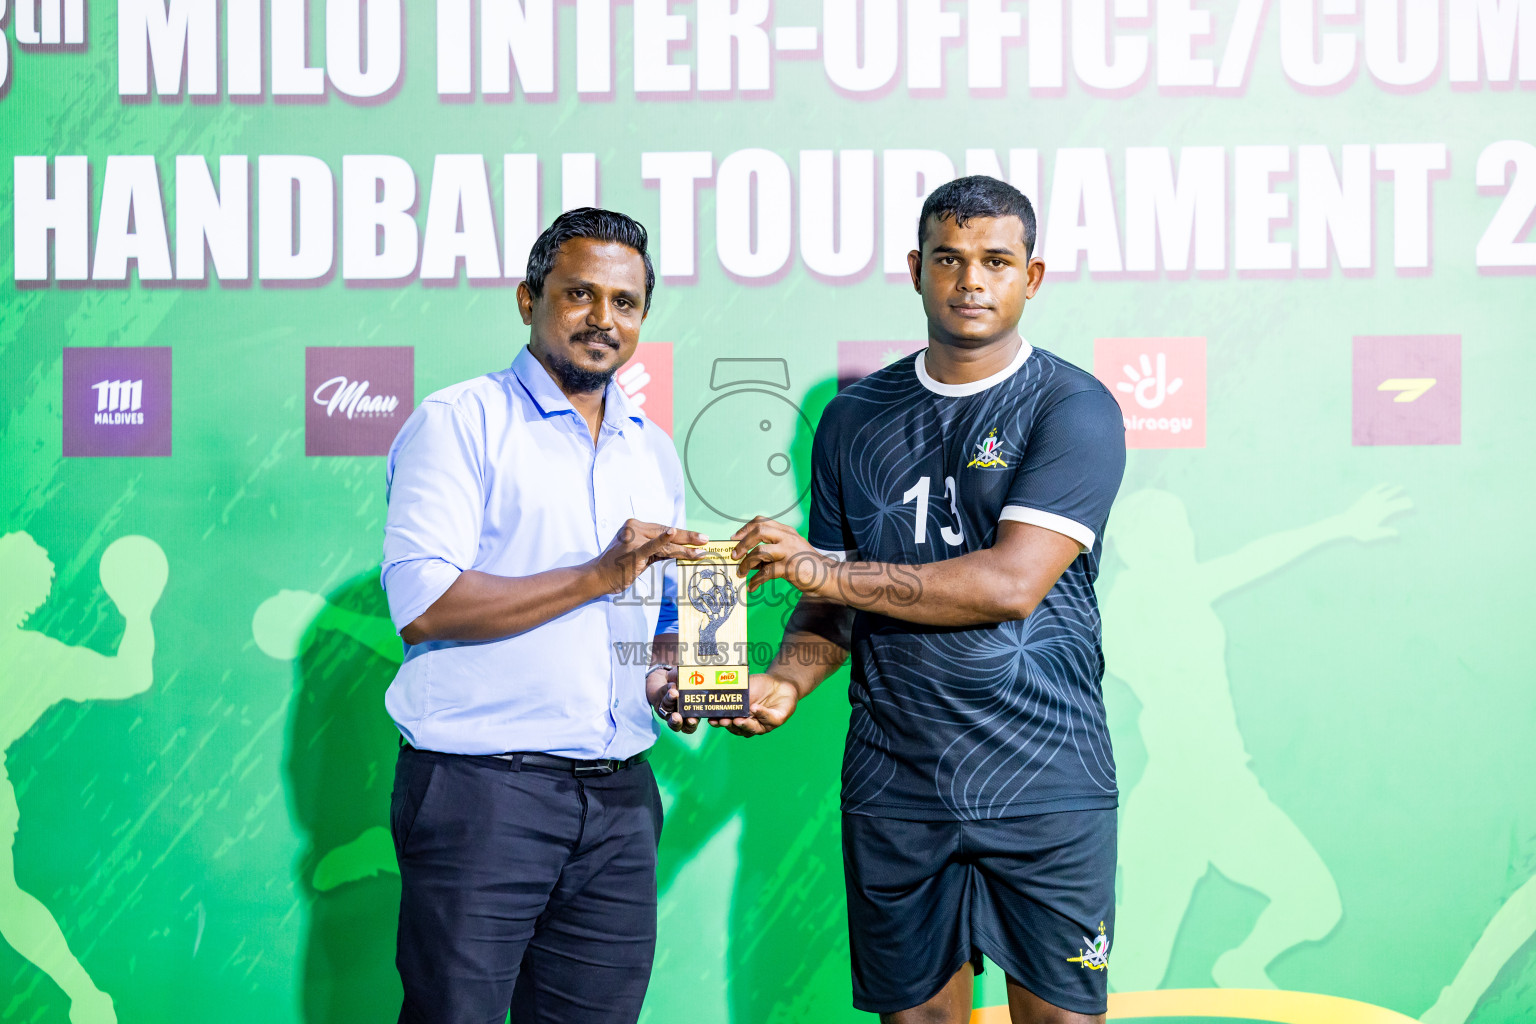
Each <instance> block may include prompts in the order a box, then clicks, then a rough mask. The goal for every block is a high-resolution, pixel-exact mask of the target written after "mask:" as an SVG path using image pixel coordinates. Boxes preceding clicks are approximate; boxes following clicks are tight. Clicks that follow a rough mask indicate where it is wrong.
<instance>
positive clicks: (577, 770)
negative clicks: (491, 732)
mask: <svg viewBox="0 0 1536 1024" xmlns="http://www.w3.org/2000/svg"><path fill="white" fill-rule="evenodd" d="M491 756H492V757H494V758H498V759H499V760H502V761H511V762H512V770H513V771H517V770H518V769H519V768H548V769H551V770H553V771H557V772H567V773H569V774H571V775H574V776H576V777H577V778H582V777H584V776H588V775H612V774H613V773H614V772H617V771H622V770H623V769H625V768H633V767H634V766H635V765H637V764H642V763H644V762H645V761H647V760H649V759H650V756H651V752H650V751H649V750H642V751H640V753H638V754H636V755H635V756H634V757H626V758H624V759H623V760H620V759H619V758H616V757H599V758H596V759H594V760H590V761H582V760H578V759H577V758H574V757H560V756H559V755H558V754H538V753H510V754H492V755H491Z"/></svg>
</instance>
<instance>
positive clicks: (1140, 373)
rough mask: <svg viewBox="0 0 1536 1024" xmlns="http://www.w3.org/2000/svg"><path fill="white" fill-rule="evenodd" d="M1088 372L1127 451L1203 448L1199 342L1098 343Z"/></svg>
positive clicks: (1120, 340)
mask: <svg viewBox="0 0 1536 1024" xmlns="http://www.w3.org/2000/svg"><path fill="white" fill-rule="evenodd" d="M1093 372H1094V375H1095V376H1096V377H1098V378H1099V380H1100V381H1102V382H1103V383H1104V385H1105V386H1106V387H1108V388H1110V389H1111V392H1112V393H1113V394H1114V396H1115V400H1116V401H1117V402H1119V403H1120V412H1121V415H1122V416H1123V417H1124V420H1125V445H1126V447H1127V448H1204V447H1205V339H1204V338H1100V339H1098V340H1097V341H1096V342H1094V346H1093Z"/></svg>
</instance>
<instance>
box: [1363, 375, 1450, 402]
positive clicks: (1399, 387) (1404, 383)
mask: <svg viewBox="0 0 1536 1024" xmlns="http://www.w3.org/2000/svg"><path fill="white" fill-rule="evenodd" d="M1435 379H1436V378H1434V377H1388V378H1387V379H1386V380H1384V381H1382V382H1381V383H1380V384H1377V385H1376V390H1377V391H1396V392H1398V393H1399V394H1398V396H1397V397H1396V398H1394V399H1392V401H1394V402H1411V401H1413V400H1414V399H1415V398H1418V397H1419V396H1420V395H1422V394H1424V392H1426V391H1428V390H1429V389H1430V388H1432V387H1434V386H1435Z"/></svg>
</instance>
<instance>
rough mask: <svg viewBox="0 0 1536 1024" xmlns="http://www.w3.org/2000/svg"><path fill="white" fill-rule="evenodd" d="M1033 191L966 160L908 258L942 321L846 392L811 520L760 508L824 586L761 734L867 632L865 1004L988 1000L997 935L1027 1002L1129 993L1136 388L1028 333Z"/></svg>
mask: <svg viewBox="0 0 1536 1024" xmlns="http://www.w3.org/2000/svg"><path fill="white" fill-rule="evenodd" d="M1034 240H1035V216H1034V211H1033V210H1032V209H1031V207H1030V204H1029V200H1028V199H1026V198H1025V197H1024V196H1023V195H1022V194H1021V193H1020V192H1018V191H1017V190H1016V189H1014V188H1012V187H1011V186H1009V185H1007V184H1005V183H1003V182H1001V181H997V180H995V179H993V178H988V177H982V176H971V177H966V178H960V179H958V180H956V181H953V182H950V183H949V184H947V185H944V186H942V187H941V188H939V189H938V190H937V191H936V192H934V193H933V195H932V196H930V197H929V199H928V201H927V202H926V203H925V204H924V206H923V212H922V216H921V219H920V222H919V230H918V246H919V248H918V250H916V251H914V252H912V253H911V254H910V255H909V256H908V257H907V260H908V263H909V265H910V267H911V271H912V283H913V285H914V286H915V288H916V289H917V291H918V292H919V293H920V294H921V295H922V299H923V309H924V312H925V313H926V314H927V317H928V338H929V347H928V348H927V349H926V350H925V351H923V352H919V353H917V354H916V355H915V356H909V357H907V358H905V359H902V360H900V361H898V362H896V363H894V364H892V365H890V366H888V367H886V368H885V369H883V370H880V371H878V372H876V373H874V374H871V375H870V376H868V377H866V378H864V379H863V380H861V381H859V382H858V383H856V384H854V385H852V386H851V387H849V388H847V389H846V390H844V391H843V392H842V393H841V394H839V395H838V396H837V397H836V398H835V399H833V401H832V403H831V404H830V405H829V406H828V407H827V410H826V412H825V414H824V415H823V416H822V420H821V424H820V426H819V427H818V428H817V431H816V441H815V446H814V453H813V456H812V499H813V502H812V509H811V520H810V531H809V533H810V536H809V539H808V540H807V539H805V538H802V537H800V536H799V535H798V534H797V533H796V532H795V531H794V530H791V529H790V528H788V527H786V526H784V525H783V524H781V523H777V522H774V521H772V520H768V519H763V518H758V519H755V520H753V521H752V522H751V523H749V524H747V525H746V526H745V527H743V528H742V529H741V530H740V531H739V532H738V533H737V534H736V539H737V540H739V541H740V544H739V545H738V546H737V549H736V551H737V554H738V555H739V556H740V555H744V556H745V557H744V558H743V562H742V574H743V575H746V574H748V573H751V574H752V577H751V580H750V582H749V586H751V587H753V588H756V587H758V586H761V585H762V584H763V583H764V582H766V581H767V580H770V579H780V578H783V579H788V580H790V581H791V582H792V583H793V584H794V585H795V586H796V587H797V588H798V589H799V590H800V591H801V598H800V601H799V604H798V606H797V607H796V610H795V613H794V616H793V617H792V619H791V620H790V622H789V625H788V627H787V629H786V632H785V638H784V644H783V646H782V647H781V648H780V650H779V652H778V655H777V657H776V658H775V660H774V662H773V664H772V665H770V666H769V668H768V670H767V671H766V672H764V673H762V674H760V675H757V676H754V677H753V678H752V680H751V708H750V717H748V718H738V719H732V720H729V721H726V722H721V723H718V724H722V725H724V726H726V727H727V728H729V729H730V730H731V731H733V732H736V733H738V734H741V735H747V736H751V735H758V734H761V733H764V732H768V731H769V730H771V729H774V728H777V727H778V726H780V725H783V724H784V722H785V720H786V719H788V718H789V716H790V715H791V714H793V713H794V710H795V706H796V704H797V702H798V701H799V700H800V699H801V698H803V697H805V696H806V695H807V694H809V693H810V692H811V690H813V689H815V687H816V686H817V684H819V683H820V682H821V681H822V680H823V679H825V678H826V677H827V676H829V675H831V674H832V672H833V671H834V670H835V669H836V667H837V666H838V665H840V664H841V663H842V662H843V660H844V659H845V658H846V657H847V656H848V654H849V653H850V652H851V653H852V655H853V675H852V682H851V684H850V686H849V699H850V701H851V702H852V704H853V715H852V720H851V722H850V724H849V728H848V742H847V748H846V752H845V755H844V760H843V800H842V807H843V854H844V866H845V870H846V878H847V888H848V918H849V932H850V937H851V942H852V957H853V993H854V1000H853V1001H854V1005H855V1006H857V1007H858V1008H859V1009H862V1010H867V1011H871V1012H877V1013H879V1014H880V1015H881V1019H882V1021H885V1022H887V1024H915V1022H919V1021H922V1022H926V1021H934V1022H940V1021H942V1022H954V1024H964V1022H965V1021H967V1020H968V1019H969V1015H970V1011H971V985H972V975H973V973H974V970H975V969H976V968H977V967H979V964H980V961H981V956H982V954H985V955H986V956H987V957H989V958H991V959H992V960H993V961H994V962H996V963H997V964H998V965H1000V966H1001V967H1002V968H1003V969H1004V971H1005V972H1006V973H1007V976H1008V1004H1009V1008H1010V1012H1011V1015H1012V1018H1013V1021H1014V1022H1015V1024H1024V1022H1031V1024H1037V1022H1040V1024H1043V1022H1065V1021H1089V1020H1094V1019H1099V1020H1102V1019H1103V1014H1104V1012H1105V1009H1106V994H1105V993H1106V974H1107V970H1106V968H1107V966H1108V960H1109V949H1110V946H1111V943H1112V941H1113V937H1114V880H1115V806H1116V788H1115V767H1114V759H1113V756H1112V754H1111V752H1110V746H1109V732H1108V729H1107V728H1106V725H1105V717H1104V704H1103V699H1102V693H1101V689H1100V681H1101V679H1102V677H1103V673H1104V662H1103V656H1102V654H1101V652H1100V646H1099V613H1098V607H1097V604H1096V602H1095V600H1094V594H1093V582H1094V579H1095V577H1096V576H1097V574H1098V566H1099V553H1100V544H1101V538H1102V536H1103V534H1104V526H1105V522H1106V520H1107V518H1108V516H1109V507H1110V504H1111V502H1112V501H1113V500H1114V497H1115V492H1116V490H1117V489H1118V488H1119V486H1120V478H1121V474H1122V472H1123V471H1124V468H1125V433H1124V428H1123V425H1122V420H1121V415H1120V409H1119V406H1118V405H1117V404H1116V402H1115V399H1114V398H1113V396H1111V395H1110V393H1109V392H1108V391H1107V390H1106V389H1105V388H1104V386H1103V385H1102V384H1100V383H1099V382H1098V381H1097V380H1095V379H1094V378H1093V377H1092V376H1091V375H1090V374H1088V373H1085V372H1084V371H1082V370H1080V369H1078V368H1077V367H1076V366H1073V365H1072V364H1071V363H1068V362H1066V361H1065V360H1063V359H1061V358H1059V357H1057V356H1055V355H1052V354H1051V353H1049V352H1046V351H1044V350H1043V349H1038V348H1033V347H1032V346H1031V345H1030V344H1029V342H1027V341H1025V340H1024V339H1023V338H1022V337H1021V336H1020V335H1019V331H1018V323H1019V318H1020V317H1021V315H1022V314H1023V312H1024V303H1025V300H1026V299H1030V298H1033V297H1034V296H1035V293H1036V292H1037V291H1038V290H1039V288H1040V281H1041V278H1042V277H1043V276H1044V274H1045V264H1044V262H1043V261H1041V260H1039V259H1036V258H1034V257H1033V249H1034Z"/></svg>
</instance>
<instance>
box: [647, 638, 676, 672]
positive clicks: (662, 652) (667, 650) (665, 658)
mask: <svg viewBox="0 0 1536 1024" xmlns="http://www.w3.org/2000/svg"><path fill="white" fill-rule="evenodd" d="M651 664H652V665H676V664H677V634H676V633H657V634H656V636H655V637H653V638H652V639H651Z"/></svg>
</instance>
